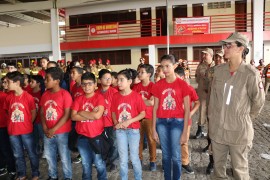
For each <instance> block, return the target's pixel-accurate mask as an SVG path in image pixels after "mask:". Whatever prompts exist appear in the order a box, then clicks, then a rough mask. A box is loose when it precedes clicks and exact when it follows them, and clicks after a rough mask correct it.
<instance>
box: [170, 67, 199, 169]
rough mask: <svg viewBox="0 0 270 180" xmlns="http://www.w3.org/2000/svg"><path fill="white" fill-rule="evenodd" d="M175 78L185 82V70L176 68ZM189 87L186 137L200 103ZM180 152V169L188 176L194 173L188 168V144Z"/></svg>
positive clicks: (182, 146) (192, 89) (182, 145)
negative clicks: (188, 114) (188, 116)
mask: <svg viewBox="0 0 270 180" xmlns="http://www.w3.org/2000/svg"><path fill="white" fill-rule="evenodd" d="M174 72H175V74H176V76H177V77H178V78H180V79H182V80H184V81H185V80H186V79H185V70H184V68H182V67H179V66H178V67H177V68H175V70H174ZM188 87H189V91H190V93H189V99H190V118H189V120H188V129H187V131H188V137H189V134H190V128H191V125H192V119H191V117H192V116H193V115H194V114H195V112H196V111H197V110H198V108H199V106H200V101H199V97H198V95H197V93H196V91H195V89H194V88H193V87H192V86H190V85H188ZM192 103H194V105H193V107H192ZM181 152H182V168H183V169H184V170H185V172H186V173H188V174H194V171H193V169H192V167H191V166H190V163H189V152H188V142H187V143H184V144H181Z"/></svg>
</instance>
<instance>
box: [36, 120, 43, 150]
mask: <svg viewBox="0 0 270 180" xmlns="http://www.w3.org/2000/svg"><path fill="white" fill-rule="evenodd" d="M34 139H35V144H36V151H37V154H38V155H39V154H41V153H42V152H43V140H44V133H43V129H42V125H41V124H40V123H39V124H34Z"/></svg>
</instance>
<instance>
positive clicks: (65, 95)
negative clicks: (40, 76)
mask: <svg viewBox="0 0 270 180" xmlns="http://www.w3.org/2000/svg"><path fill="white" fill-rule="evenodd" d="M63 76H64V74H63V72H62V70H61V69H60V68H58V67H52V68H49V69H47V70H46V76H45V86H46V88H47V91H46V92H45V93H44V94H43V95H42V97H41V100H40V107H41V109H40V115H41V122H42V127H43V131H44V134H45V137H44V154H45V157H46V159H47V162H48V168H49V179H48V180H56V179H58V173H57V153H58V154H59V155H60V158H61V161H62V168H63V173H64V179H65V180H69V179H72V167H71V158H70V152H69V148H68V134H69V132H70V130H71V120H70V118H69V117H70V107H71V104H72V98H71V96H70V94H69V92H68V91H66V90H64V89H62V88H61V87H60V82H61V80H62V79H63Z"/></svg>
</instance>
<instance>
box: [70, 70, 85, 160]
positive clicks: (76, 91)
mask: <svg viewBox="0 0 270 180" xmlns="http://www.w3.org/2000/svg"><path fill="white" fill-rule="evenodd" d="M82 74H83V68H81V67H77V66H74V67H72V69H71V71H70V77H71V80H72V81H74V82H75V84H74V85H73V86H72V87H71V89H70V94H71V96H72V99H73V100H75V99H76V98H77V97H79V96H81V95H83V94H84V92H83V89H82V87H81V77H82ZM75 125H76V122H74V121H72V130H71V132H70V133H69V148H70V149H71V150H72V151H78V150H77V147H76V141H77V140H76V139H77V133H76V130H75ZM72 162H73V163H75V164H78V163H80V162H82V158H81V156H80V154H78V156H77V157H76V158H75V159H73V160H72Z"/></svg>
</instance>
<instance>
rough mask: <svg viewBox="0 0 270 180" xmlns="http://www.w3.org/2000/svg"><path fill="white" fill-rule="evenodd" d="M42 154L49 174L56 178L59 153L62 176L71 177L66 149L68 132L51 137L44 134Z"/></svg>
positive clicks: (69, 159) (69, 160)
mask: <svg viewBox="0 0 270 180" xmlns="http://www.w3.org/2000/svg"><path fill="white" fill-rule="evenodd" d="M44 154H45V157H46V159H47V162H48V168H49V176H50V177H51V178H57V177H58V173H57V154H59V155H60V158H61V162H62V168H63V173H64V178H70V179H72V167H71V158H70V152H69V149H68V133H62V134H56V135H54V137H52V138H47V137H46V136H44Z"/></svg>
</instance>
